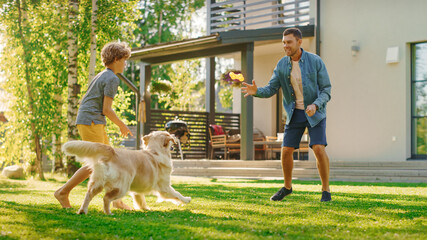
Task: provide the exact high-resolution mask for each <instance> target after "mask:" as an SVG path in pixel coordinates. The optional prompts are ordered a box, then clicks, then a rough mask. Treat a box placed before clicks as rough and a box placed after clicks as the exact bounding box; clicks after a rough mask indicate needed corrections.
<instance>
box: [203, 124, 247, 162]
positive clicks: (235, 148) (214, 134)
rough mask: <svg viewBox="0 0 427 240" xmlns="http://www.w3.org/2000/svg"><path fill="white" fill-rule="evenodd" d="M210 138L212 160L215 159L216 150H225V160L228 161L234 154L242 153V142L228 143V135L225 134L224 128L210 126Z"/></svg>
mask: <svg viewBox="0 0 427 240" xmlns="http://www.w3.org/2000/svg"><path fill="white" fill-rule="evenodd" d="M209 137H210V142H209V145H210V147H211V154H210V159H214V154H215V150H216V149H223V152H224V159H225V160H227V159H228V157H229V156H230V155H231V154H233V153H240V141H239V142H229V141H227V135H226V134H225V132H224V129H223V128H222V126H219V125H212V124H211V125H209Z"/></svg>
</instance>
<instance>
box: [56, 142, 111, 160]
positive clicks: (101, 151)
mask: <svg viewBox="0 0 427 240" xmlns="http://www.w3.org/2000/svg"><path fill="white" fill-rule="evenodd" d="M62 151H63V152H64V153H65V154H66V155H68V156H76V158H77V160H78V161H79V160H82V159H84V160H89V162H92V161H93V162H96V161H98V160H101V161H108V159H110V158H111V157H112V156H114V155H115V152H114V149H113V148H112V147H111V146H109V145H106V144H102V143H94V142H88V141H69V142H67V143H65V144H64V145H63V146H62Z"/></svg>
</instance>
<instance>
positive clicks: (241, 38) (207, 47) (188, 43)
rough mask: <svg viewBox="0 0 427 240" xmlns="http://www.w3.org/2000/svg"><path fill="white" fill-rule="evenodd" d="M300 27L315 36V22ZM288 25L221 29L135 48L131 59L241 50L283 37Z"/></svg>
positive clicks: (165, 58)
mask: <svg viewBox="0 0 427 240" xmlns="http://www.w3.org/2000/svg"><path fill="white" fill-rule="evenodd" d="M298 28H299V29H300V30H301V32H302V34H303V37H313V36H314V30H315V27H314V25H307V26H298ZM284 29H286V28H282V27H275V28H263V29H254V30H236V31H228V32H219V33H215V34H212V35H208V36H203V37H198V38H192V39H185V40H181V41H174V42H167V43H159V44H154V45H149V46H145V47H141V48H133V49H132V54H131V57H130V60H134V61H138V60H139V61H142V62H145V63H148V64H160V63H167V62H174V61H180V60H184V59H191V58H203V57H212V56H217V55H221V54H226V53H231V52H237V51H241V50H244V49H245V47H246V44H248V43H254V42H258V41H269V40H280V39H282V34H283V31H284Z"/></svg>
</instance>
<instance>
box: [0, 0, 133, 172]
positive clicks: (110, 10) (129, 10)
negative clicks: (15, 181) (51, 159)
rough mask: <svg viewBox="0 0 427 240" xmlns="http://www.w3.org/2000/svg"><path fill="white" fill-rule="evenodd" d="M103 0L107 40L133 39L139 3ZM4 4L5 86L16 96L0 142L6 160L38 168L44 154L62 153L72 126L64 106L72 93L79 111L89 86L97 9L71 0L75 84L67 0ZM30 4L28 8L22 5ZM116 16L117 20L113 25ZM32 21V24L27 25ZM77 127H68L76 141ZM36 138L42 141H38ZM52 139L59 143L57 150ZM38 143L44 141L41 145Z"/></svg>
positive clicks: (0, 158) (1, 158) (102, 23)
mask: <svg viewBox="0 0 427 240" xmlns="http://www.w3.org/2000/svg"><path fill="white" fill-rule="evenodd" d="M98 2H99V3H100V8H99V9H100V10H99V11H100V12H102V14H103V16H102V17H101V18H99V21H98V22H99V25H98V26H100V27H101V28H102V29H101V30H100V31H99V35H100V36H101V39H102V41H100V42H101V44H105V43H106V42H109V41H112V40H116V41H117V40H122V41H129V40H131V39H132V31H133V27H134V24H133V21H135V18H136V14H134V10H133V9H134V7H135V4H136V1H125V2H123V1H111V0H100V1H98ZM1 3H2V4H1V5H0V20H1V23H2V24H1V25H0V27H1V28H2V29H1V31H2V33H3V39H4V41H5V47H4V49H3V53H2V58H3V59H2V61H1V62H0V65H1V69H2V70H3V71H4V72H5V75H6V79H7V80H6V82H5V83H4V84H3V86H2V87H3V88H4V89H6V91H8V92H9V93H11V94H12V96H13V97H12V98H11V111H10V112H9V113H6V114H7V115H8V119H9V120H10V121H9V122H8V123H7V124H3V125H2V126H0V128H1V129H0V130H4V135H3V136H0V138H1V139H0V142H2V145H1V146H0V147H1V151H0V161H2V162H3V163H5V162H15V163H17V162H19V161H21V160H24V161H25V162H35V163H37V164H36V165H35V166H38V164H39V163H41V161H40V159H41V157H42V156H43V155H45V156H46V155H50V153H51V152H53V153H54V154H55V158H56V156H57V154H58V155H59V149H60V145H61V135H63V134H64V130H65V129H64V128H63V126H66V124H65V123H64V122H65V119H66V117H65V116H67V115H68V114H67V112H64V110H65V109H64V108H63V104H64V100H66V98H67V96H68V94H67V93H68V92H70V93H71V94H70V96H71V97H72V98H73V97H74V99H75V104H70V105H71V106H72V107H71V108H72V109H73V110H77V107H76V104H77V100H78V99H79V98H80V97H81V95H79V94H76V91H75V90H77V89H78V88H76V87H78V84H79V83H80V84H82V89H85V88H86V86H87V79H88V71H87V69H88V66H89V64H88V60H89V56H90V54H88V53H89V43H90V41H89V38H88V36H89V33H90V24H88V23H87V22H88V21H87V20H88V16H89V19H90V14H88V13H89V12H91V7H90V4H89V3H90V1H89V0H85V1H81V2H80V4H79V8H78V11H76V8H75V7H74V6H75V5H76V4H77V3H78V1H70V3H71V6H72V7H73V9H74V10H73V11H74V12H75V13H77V15H75V16H72V18H73V17H74V19H73V20H75V22H74V21H72V24H71V25H72V26H73V27H74V28H75V30H74V31H73V33H78V35H75V36H73V37H71V38H70V42H75V41H77V45H75V46H74V47H73V44H71V46H72V47H71V48H70V53H72V54H71V55H72V57H71V58H70V60H71V62H70V68H71V74H70V75H71V76H70V77H71V79H72V81H70V82H71V83H70V84H69V85H67V80H68V79H67V76H68V74H67V68H68V63H67V62H68V61H67V59H68V44H67V35H66V34H64V32H65V33H67V29H69V28H68V24H67V14H66V12H67V11H68V10H69V9H68V5H67V4H66V2H64V1H62V0H54V1H47V0H45V1H31V2H29V3H27V2H21V1H13V0H10V1H2V2H1ZM18 3H19V8H18ZM24 3H25V4H24ZM24 5H25V8H24V7H21V6H24ZM24 11H25V13H27V14H25V15H24V14H23V15H21V16H20V15H19V13H20V12H21V14H22V13H23V12H24ZM60 12H62V14H60ZM25 17H26V18H27V20H26V18H25ZM19 19H21V20H23V21H22V22H21V23H20V22H19V21H18V20H19ZM111 19H114V20H115V22H114V23H112V22H111ZM27 22H31V24H27V25H26V24H25V23H27ZM128 22H130V24H128ZM19 26H21V27H22V28H20V27H19ZM64 26H65V27H64ZM19 29H22V34H20V32H19V31H18V30H19ZM64 30H65V31H64ZM21 36H23V37H24V38H21ZM76 39H77V40H76ZM99 52H100V49H99V47H97V53H99ZM96 68H97V69H98V70H100V69H101V68H103V67H102V65H101V64H100V63H98V64H97V65H96ZM27 73H28V74H27ZM27 83H28V84H27ZM26 86H28V87H29V90H28V89H27V88H26ZM70 88H72V90H74V92H73V91H72V90H71V89H70ZM24 93H25V94H24ZM30 94H31V95H30ZM73 94H74V95H73ZM30 97H31V98H30ZM74 99H73V101H74ZM66 103H68V102H66ZM73 106H74V108H73ZM70 112H71V111H70ZM69 115H71V117H70V118H69V121H70V122H71V123H72V122H74V123H75V114H74V115H73V114H69ZM71 125H72V126H71V127H70V131H68V133H69V135H70V137H69V138H70V139H75V138H77V135H76V134H77V131H76V129H75V126H74V125H73V124H71ZM67 135H68V134H67ZM27 136H30V137H31V138H29V137H27ZM36 137H38V141H37V140H34V138H36ZM51 139H53V140H52V141H53V142H54V143H55V146H54V147H53V149H52V147H51ZM30 140H31V141H30ZM37 142H39V144H36V143H37ZM30 147H31V148H32V149H33V150H30ZM39 150H40V151H39ZM36 153H37V154H36ZM27 159H31V160H27ZM33 159H35V161H33ZM60 160H61V158H60V156H58V157H57V158H56V161H55V166H56V167H55V168H57V169H59V168H61V166H62V164H61V161H60ZM70 165H71V164H69V166H70ZM39 169H41V167H39Z"/></svg>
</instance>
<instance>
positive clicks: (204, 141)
mask: <svg viewBox="0 0 427 240" xmlns="http://www.w3.org/2000/svg"><path fill="white" fill-rule="evenodd" d="M208 114H209V113H207V112H186V111H169V110H155V109H152V110H151V116H150V119H147V124H148V125H149V129H150V132H151V131H164V130H165V124H166V123H167V122H169V121H172V120H174V119H175V117H176V116H178V118H179V120H182V121H184V122H186V123H187V126H188V128H189V130H190V133H191V139H190V142H189V144H186V145H184V146H182V150H183V155H184V159H205V158H207V157H208V145H209V132H208V131H209V130H208ZM215 122H216V124H217V125H221V126H223V127H224V129H227V130H234V131H240V114H231V113H216V114H215ZM176 149H177V148H176ZM172 157H173V158H175V159H179V158H180V157H181V156H180V154H179V151H178V149H177V151H174V152H173V155H172Z"/></svg>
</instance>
